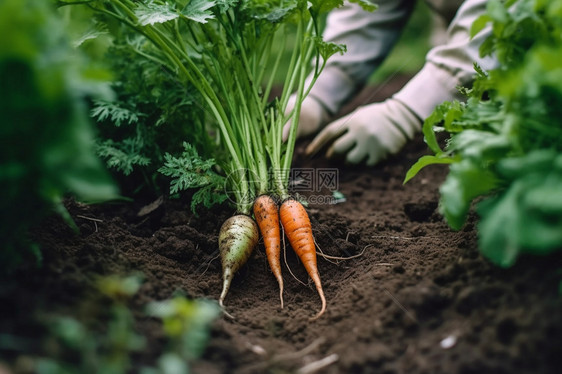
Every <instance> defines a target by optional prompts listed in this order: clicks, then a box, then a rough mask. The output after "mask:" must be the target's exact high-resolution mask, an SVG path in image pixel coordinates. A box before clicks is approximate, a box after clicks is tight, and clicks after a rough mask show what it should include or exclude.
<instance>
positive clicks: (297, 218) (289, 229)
mask: <svg viewBox="0 0 562 374" xmlns="http://www.w3.org/2000/svg"><path fill="white" fill-rule="evenodd" d="M279 216H280V217H281V224H282V225H283V228H284V230H285V234H286V235H287V238H288V239H289V243H291V247H293V250H294V251H295V253H296V254H297V256H299V258H300V260H301V262H302V264H303V265H304V268H305V269H306V272H307V273H308V275H309V276H310V278H311V279H312V281H313V282H314V285H315V286H316V290H317V291H318V295H319V296H320V299H321V300H322V308H321V309H320V311H319V312H318V314H316V316H314V317H312V318H311V320H315V319H317V318H319V317H320V316H321V315H322V314H324V312H325V311H326V298H325V297H324V291H323V290H322V283H321V282H320V274H319V273H318V265H317V261H316V247H315V244H314V238H313V236H312V225H311V224H310V218H308V214H307V213H306V210H305V209H304V206H302V204H301V203H300V202H298V201H296V200H294V199H287V200H285V201H284V202H283V204H281V208H280V209H279Z"/></svg>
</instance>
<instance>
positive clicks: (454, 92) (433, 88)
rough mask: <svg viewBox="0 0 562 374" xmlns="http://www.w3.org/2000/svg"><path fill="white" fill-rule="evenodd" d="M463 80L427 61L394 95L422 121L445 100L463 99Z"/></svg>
mask: <svg viewBox="0 0 562 374" xmlns="http://www.w3.org/2000/svg"><path fill="white" fill-rule="evenodd" d="M460 85H461V82H460V81H459V80H458V78H456V77H455V76H453V75H451V74H450V73H449V72H448V71H447V70H444V69H441V68H439V67H437V66H435V65H434V64H433V63H431V62H426V63H425V65H424V67H423V68H422V69H421V70H420V71H419V72H418V73H417V74H416V75H415V76H414V77H413V78H412V79H410V81H409V82H408V83H407V84H406V85H405V86H404V87H403V88H402V89H401V90H400V91H399V92H397V93H396V94H395V95H394V96H393V97H394V98H395V99H396V100H399V101H401V102H402V103H403V104H405V105H406V106H407V107H408V108H409V109H410V110H411V111H412V112H414V113H415V114H416V115H417V116H418V117H419V118H420V119H421V120H422V121H423V120H424V119H425V118H427V117H429V115H430V114H431V113H432V112H433V110H434V109H435V107H436V106H437V105H439V104H441V103H442V102H444V101H451V100H462V99H463V98H464V96H462V95H461V94H460V93H459V91H458V86H460Z"/></svg>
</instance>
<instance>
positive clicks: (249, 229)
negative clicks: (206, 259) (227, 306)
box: [219, 214, 259, 317]
mask: <svg viewBox="0 0 562 374" xmlns="http://www.w3.org/2000/svg"><path fill="white" fill-rule="evenodd" d="M258 239H259V232H258V226H257V225H256V222H255V221H254V220H253V219H252V218H251V217H249V216H247V215H245V214H238V215H235V216H232V217H230V218H229V219H227V220H226V221H224V223H223V224H222V226H221V229H220V231H219V252H220V255H221V262H222V278H223V286H222V292H221V295H220V298H219V305H220V306H221V307H223V308H224V305H223V303H224V298H225V297H226V294H227V292H228V289H229V288H230V283H231V282H232V279H233V278H234V274H235V273H236V272H237V271H238V270H239V269H240V268H241V267H242V265H244V264H245V263H246V261H248V258H250V255H251V254H252V251H253V250H254V247H255V246H256V244H257V243H258ZM226 314H227V315H228V316H229V317H232V316H230V315H229V314H228V313H226Z"/></svg>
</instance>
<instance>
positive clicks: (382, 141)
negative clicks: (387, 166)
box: [306, 98, 422, 166]
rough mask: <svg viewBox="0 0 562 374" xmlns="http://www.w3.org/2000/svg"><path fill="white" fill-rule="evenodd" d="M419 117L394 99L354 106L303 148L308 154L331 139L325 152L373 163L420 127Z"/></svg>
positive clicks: (411, 136) (352, 161) (393, 152)
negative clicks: (348, 112)
mask: <svg viewBox="0 0 562 374" xmlns="http://www.w3.org/2000/svg"><path fill="white" fill-rule="evenodd" d="M421 124H422V122H421V120H420V119H419V118H418V117H417V116H416V115H415V114H414V113H413V112H412V111H410V109H408V107H406V105H404V104H403V103H402V102H400V101H398V100H396V99H392V98H391V99H387V100H386V101H384V102H382V103H376V104H370V105H366V106H363V107H359V108H357V109H356V110H355V111H353V112H352V113H350V114H348V115H346V116H344V117H342V118H340V119H338V120H336V121H334V122H332V123H330V124H329V125H328V126H326V128H324V129H323V130H322V131H321V132H320V134H318V135H317V136H316V138H314V140H313V141H312V142H311V143H310V144H309V146H308V147H307V148H306V153H307V154H308V155H312V154H314V153H316V152H318V151H319V150H320V149H322V148H323V147H324V146H325V145H328V144H330V143H331V145H330V147H329V148H328V151H327V153H326V156H327V157H328V158H329V157H332V156H334V155H340V156H345V159H346V161H347V162H349V163H351V164H358V163H360V162H362V161H366V164H367V165H369V166H372V165H375V164H376V163H377V162H379V161H380V160H382V159H384V158H386V157H387V156H388V155H389V154H395V153H397V152H398V151H399V150H400V149H401V148H402V147H403V146H404V145H405V144H406V142H407V141H408V140H411V139H412V138H413V137H414V135H415V133H416V132H417V131H419V130H420V129H421Z"/></svg>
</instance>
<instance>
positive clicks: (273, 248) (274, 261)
mask: <svg viewBox="0 0 562 374" xmlns="http://www.w3.org/2000/svg"><path fill="white" fill-rule="evenodd" d="M253 211H254V217H255V218H256V222H257V223H258V226H259V228H260V232H261V235H262V237H263V243H264V246H265V253H266V257H267V262H268V263H269V268H270V269H271V272H272V273H273V275H274V276H275V279H277V283H278V284H279V300H280V301H281V309H283V277H282V276H281V230H280V227H279V207H278V206H277V203H276V202H275V200H274V199H273V198H272V197H271V196H269V195H260V196H258V197H257V198H256V200H255V201H254V206H253Z"/></svg>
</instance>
